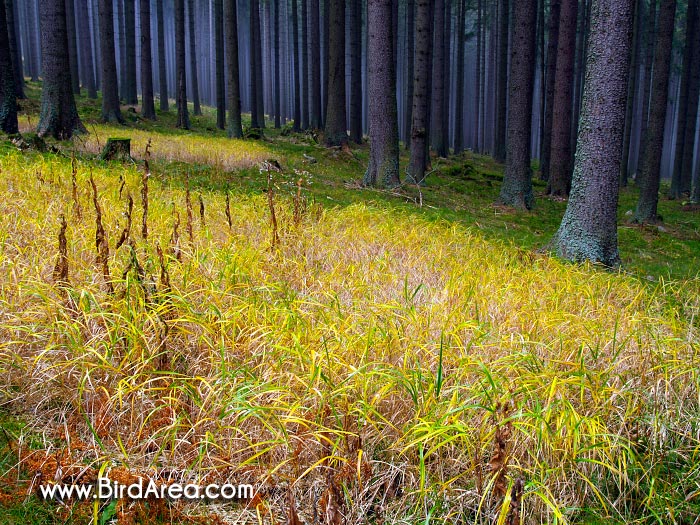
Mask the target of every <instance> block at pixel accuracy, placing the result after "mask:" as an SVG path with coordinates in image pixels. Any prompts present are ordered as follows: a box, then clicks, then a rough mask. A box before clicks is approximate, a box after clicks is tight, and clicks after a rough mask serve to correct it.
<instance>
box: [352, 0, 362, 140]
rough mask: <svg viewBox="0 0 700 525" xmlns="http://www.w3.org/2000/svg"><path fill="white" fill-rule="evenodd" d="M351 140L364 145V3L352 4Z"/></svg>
mask: <svg viewBox="0 0 700 525" xmlns="http://www.w3.org/2000/svg"><path fill="white" fill-rule="evenodd" d="M349 15H350V16H349V24H350V33H349V34H350V140H352V141H353V142H354V143H356V144H360V143H362V3H361V2H359V1H357V2H350V12H349Z"/></svg>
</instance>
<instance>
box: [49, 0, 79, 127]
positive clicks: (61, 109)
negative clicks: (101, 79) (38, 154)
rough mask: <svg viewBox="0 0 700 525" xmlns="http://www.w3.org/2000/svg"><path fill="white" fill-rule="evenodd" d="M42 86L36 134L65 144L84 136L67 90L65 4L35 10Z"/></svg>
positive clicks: (52, 2) (54, 1) (58, 1)
mask: <svg viewBox="0 0 700 525" xmlns="http://www.w3.org/2000/svg"><path fill="white" fill-rule="evenodd" d="M39 16H40V17H41V23H42V27H44V28H51V30H50V31H42V32H41V48H42V55H43V64H42V67H43V77H44V84H43V86H42V89H41V114H40V115H39V125H38V126H37V134H38V135H39V136H40V137H45V136H47V135H50V136H52V137H54V138H56V139H59V140H67V139H69V138H71V136H73V133H84V132H85V127H84V126H83V123H82V122H81V121H80V117H79V116H78V110H77V108H76V106H75V99H74V98H73V90H72V89H71V74H70V64H69V60H68V29H67V27H66V2H65V0H42V2H41V4H40V7H39Z"/></svg>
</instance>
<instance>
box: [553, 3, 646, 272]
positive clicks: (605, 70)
mask: <svg viewBox="0 0 700 525" xmlns="http://www.w3.org/2000/svg"><path fill="white" fill-rule="evenodd" d="M632 3H633V0H593V6H592V10H591V40H590V47H589V51H588V58H587V75H586V83H585V87H584V94H583V103H582V111H581V124H580V126H579V137H578V143H577V150H576V162H575V165H574V175H573V181H572V187H571V196H570V197H569V203H568V205H567V207H566V212H565V213H564V218H563V220H562V222H561V226H559V231H558V232H557V234H556V235H555V237H554V239H553V247H554V249H555V250H556V252H557V254H558V255H559V256H561V257H563V258H565V259H569V260H572V261H584V260H589V261H593V262H597V263H601V264H604V265H606V266H617V265H619V264H620V256H619V252H618V248H617V200H618V192H619V176H620V157H621V152H622V138H623V137H622V133H623V129H624V124H625V99H626V98H627V81H628V73H629V58H630V34H631V29H632Z"/></svg>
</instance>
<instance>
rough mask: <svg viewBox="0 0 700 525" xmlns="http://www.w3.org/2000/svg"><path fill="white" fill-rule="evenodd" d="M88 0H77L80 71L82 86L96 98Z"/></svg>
mask: <svg viewBox="0 0 700 525" xmlns="http://www.w3.org/2000/svg"><path fill="white" fill-rule="evenodd" d="M87 3H88V0H78V4H77V7H78V10H77V14H78V20H81V23H80V24H78V28H79V29H78V37H79V39H80V57H81V73H80V76H81V78H82V80H83V87H84V88H85V89H86V90H87V94H88V98H90V99H96V98H97V88H96V85H95V71H94V61H93V52H92V38H91V36H90V17H89V14H88V5H87Z"/></svg>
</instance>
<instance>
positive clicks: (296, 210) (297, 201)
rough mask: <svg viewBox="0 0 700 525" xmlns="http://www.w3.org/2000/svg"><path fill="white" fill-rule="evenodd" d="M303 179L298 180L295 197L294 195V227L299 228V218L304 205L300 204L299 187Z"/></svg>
mask: <svg viewBox="0 0 700 525" xmlns="http://www.w3.org/2000/svg"><path fill="white" fill-rule="evenodd" d="M303 182H304V179H302V178H301V177H299V180H298V181H297V192H296V195H294V225H295V226H299V225H300V224H301V217H302V215H303V213H304V208H305V207H306V206H304V204H303V203H302V200H301V185H302V184H303Z"/></svg>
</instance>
